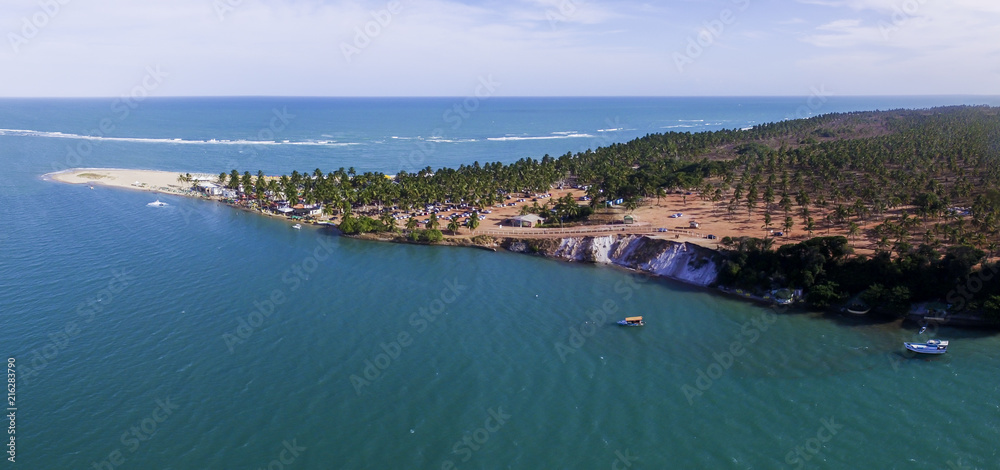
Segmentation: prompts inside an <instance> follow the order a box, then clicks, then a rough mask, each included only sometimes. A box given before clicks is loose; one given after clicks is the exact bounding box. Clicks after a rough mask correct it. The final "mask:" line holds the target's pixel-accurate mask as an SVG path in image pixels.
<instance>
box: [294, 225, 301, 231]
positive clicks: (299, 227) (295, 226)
mask: <svg viewBox="0 0 1000 470" xmlns="http://www.w3.org/2000/svg"><path fill="white" fill-rule="evenodd" d="M292 228H294V229H295V230H299V229H301V228H302V224H295V225H292Z"/></svg>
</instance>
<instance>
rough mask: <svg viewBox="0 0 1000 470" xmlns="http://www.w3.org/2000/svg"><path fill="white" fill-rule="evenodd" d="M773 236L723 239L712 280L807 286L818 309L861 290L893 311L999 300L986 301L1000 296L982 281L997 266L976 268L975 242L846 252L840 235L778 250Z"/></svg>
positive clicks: (763, 287) (981, 256)
mask: <svg viewBox="0 0 1000 470" xmlns="http://www.w3.org/2000/svg"><path fill="white" fill-rule="evenodd" d="M772 240H773V239H759V238H748V237H743V238H737V239H731V238H728V237H726V238H723V240H722V245H723V246H724V247H725V251H724V252H725V259H724V260H723V261H722V269H721V270H720V273H719V279H718V282H719V283H720V284H723V285H728V286H734V287H738V288H741V289H747V290H751V291H761V292H762V291H768V290H771V289H775V288H781V287H789V286H791V287H796V288H803V289H806V290H807V291H808V294H807V296H806V301H807V302H809V303H810V304H811V305H812V306H814V307H817V308H825V307H828V306H830V305H834V304H837V303H840V302H843V301H844V300H846V299H848V298H850V297H851V296H853V295H856V294H859V293H860V294H861V298H862V300H864V301H865V303H867V304H868V305H871V306H873V307H875V308H877V309H879V310H880V311H882V312H885V313H889V314H894V315H903V314H905V313H906V311H907V310H908V309H909V306H910V304H911V303H912V302H921V301H932V300H938V299H947V300H948V301H949V302H953V303H955V304H959V303H960V304H961V305H960V307H963V308H964V307H968V308H971V309H974V310H980V309H985V310H986V311H988V312H989V311H990V310H989V309H990V308H992V307H993V306H1000V304H996V303H991V301H995V300H1000V298H997V299H993V297H994V296H996V295H997V294H1000V283H996V282H989V280H990V279H992V278H993V275H994V273H997V272H1000V264H995V265H987V266H985V267H983V269H982V270H981V271H980V272H975V268H976V267H977V265H979V264H980V263H981V262H983V261H984V260H985V253H984V252H983V251H982V250H979V249H977V248H975V247H971V246H954V247H949V248H947V249H946V250H944V251H945V253H944V254H942V253H940V252H938V251H937V250H935V249H934V248H933V247H931V246H929V245H921V246H920V247H918V248H916V249H913V250H909V251H907V252H906V253H904V254H903V255H902V256H898V257H895V258H893V257H891V256H890V255H889V253H888V252H882V253H879V254H877V255H875V256H874V257H871V258H868V257H864V256H851V255H852V253H853V249H852V248H851V247H850V245H849V242H848V240H847V239H846V238H845V237H840V236H837V237H817V238H812V239H809V240H806V241H804V242H802V243H797V244H793V245H785V246H782V247H780V248H778V249H777V250H772V249H771V245H772V244H773V243H772ZM970 280H971V281H970ZM964 286H971V287H965V288H964V289H963V287H964ZM965 293H968V296H966V295H965ZM953 299H954V300H953Z"/></svg>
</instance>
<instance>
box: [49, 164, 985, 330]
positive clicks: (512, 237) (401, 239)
mask: <svg viewBox="0 0 1000 470" xmlns="http://www.w3.org/2000/svg"><path fill="white" fill-rule="evenodd" d="M181 174H184V173H181V172H176V171H163V170H137V169H125V168H70V169H66V170H61V171H56V172H51V173H45V174H43V175H41V178H42V179H43V180H46V181H55V182H59V183H65V184H90V185H91V189H93V186H104V187H109V188H119V189H130V190H136V191H144V192H153V193H161V194H169V195H175V196H184V197H190V198H194V199H203V200H212V201H217V202H221V203H223V204H225V205H227V206H229V207H232V208H234V209H240V210H242V211H245V212H252V213H255V214H258V215H262V216H266V217H270V218H278V219H284V220H286V221H287V222H289V223H307V224H310V225H317V226H320V227H331V228H335V224H333V222H331V221H315V222H306V221H303V220H296V219H291V218H289V217H286V216H282V215H277V214H270V213H267V212H265V211H262V210H260V209H253V208H249V207H244V206H241V205H239V204H232V203H230V202H227V201H226V200H225V198H222V197H219V196H208V195H205V194H202V193H199V192H197V191H194V190H192V189H184V188H183V186H181V183H180V182H178V181H177V177H178V176H179V175H181ZM191 176H193V177H197V178H204V179H215V178H217V177H218V175H211V174H208V173H197V174H195V173H191ZM130 181H131V182H130ZM188 184H190V183H188ZM330 220H333V219H332V218H331V219H330ZM636 228H638V227H636ZM624 230H625V229H624V228H618V227H614V228H610V227H608V228H607V229H606V230H603V231H595V232H590V233H582V232H584V231H581V233H572V232H568V233H545V232H542V233H533V232H531V231H528V232H523V233H511V234H490V233H488V232H489V231H490V229H482V230H480V231H479V233H469V232H467V233H466V234H463V235H449V236H445V238H444V239H443V240H442V241H441V242H439V243H434V244H429V243H423V242H415V241H412V240H409V239H408V238H407V237H405V236H402V235H399V234H394V235H392V236H385V235H375V234H363V235H344V234H342V233H341V234H340V235H341V236H345V237H348V238H354V239H358V240H368V241H382V242H390V243H404V244H417V245H444V246H457V247H469V248H477V249H484V250H489V251H493V252H497V251H499V250H500V249H501V248H502V249H503V250H504V251H510V252H512V253H522V254H531V255H536V256H541V257H544V258H549V259H553V260H558V261H564V262H589V263H594V264H605V265H610V266H614V267H618V268H621V269H625V270H628V271H629V272H633V273H637V274H644V275H648V276H655V277H660V278H664V279H668V280H671V281H675V282H680V283H683V284H685V285H688V286H692V287H699V288H704V289H707V290H708V291H709V292H712V293H714V294H716V295H722V296H724V297H727V298H732V299H739V300H743V301H748V302H751V303H754V304H757V305H771V304H776V303H775V302H773V301H769V300H767V299H764V298H758V297H756V296H747V295H746V294H743V293H737V292H733V291H732V289H726V288H725V287H721V286H715V285H714V284H715V283H714V281H713V282H711V283H703V282H702V283H699V282H691V281H690V280H687V279H684V278H683V277H678V276H672V275H665V274H661V273H657V272H653V271H652V268H649V267H648V265H650V263H651V260H647V262H646V265H647V269H639V268H640V266H639V265H636V266H629V265H627V264H622V263H621V262H619V261H616V260H609V259H608V256H607V254H604V255H603V259H602V258H601V256H602V255H597V256H596V257H594V258H593V259H591V258H588V256H594V254H593V253H590V254H584V255H583V256H584V257H583V258H581V254H580V252H579V250H577V251H576V252H575V254H574V255H572V256H575V258H574V257H568V255H567V253H564V252H562V250H563V248H558V249H557V246H560V244H565V242H566V241H574V242H576V243H577V245H583V244H587V243H590V242H592V241H593V240H595V239H597V238H602V239H603V238H611V239H613V240H614V244H617V243H618V242H619V241H621V240H623V239H628V238H630V237H636V239H644V240H648V241H649V242H650V243H652V244H659V245H663V244H665V245H667V246H671V247H673V246H686V245H687V244H690V245H693V246H696V247H698V249H699V250H707V251H708V252H710V253H712V254H713V256H715V255H718V254H719V253H720V251H719V250H718V249H717V248H713V247H711V246H705V244H704V240H701V239H698V238H695V237H689V236H685V237H683V239H682V238H681V237H680V235H679V234H674V233H671V235H673V237H669V236H667V235H655V234H654V233H656V232H651V231H647V232H645V233H643V231H642V230H638V231H628V232H624ZM338 232H339V230H338ZM479 237H485V238H480V240H483V241H485V240H486V239H489V240H491V241H492V243H490V244H483V243H478V242H477V241H476V240H475V239H476V238H479ZM623 237H624V238H623ZM556 241H558V243H556V244H555V245H553V242H556ZM695 242H701V243H695ZM515 244H519V245H517V246H520V247H522V248H520V249H514V245H515ZM588 247H589V246H588ZM575 248H579V246H577V247H575ZM685 251H686V248H685ZM633 261H634V260H633ZM633 264H636V263H633ZM790 306H791V307H793V308H801V304H792V305H790ZM828 310H829V309H828ZM835 310H836V309H835V308H834V310H831V311H835ZM829 313H830V312H824V314H829ZM852 318H857V319H864V318H865V316H852ZM868 318H869V321H872V322H875V321H878V320H875V319H876V318H878V319H881V317H879V316H878V315H873V316H872V317H868ZM905 319H906V320H907V321H912V319H913V317H912V316H911V315H907V316H906V317H905ZM905 323H906V322H904V324H905ZM965 323H966V322H964V321H963V322H956V324H953V325H952V326H956V327H963V328H990V329H996V328H997V325H994V324H989V323H988V322H986V321H982V323H980V324H965ZM973 323H974V322H973Z"/></svg>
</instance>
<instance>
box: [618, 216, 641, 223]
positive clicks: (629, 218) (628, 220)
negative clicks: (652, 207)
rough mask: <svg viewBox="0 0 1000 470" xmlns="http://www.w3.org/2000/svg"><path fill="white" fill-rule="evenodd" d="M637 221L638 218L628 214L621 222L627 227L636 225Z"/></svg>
mask: <svg viewBox="0 0 1000 470" xmlns="http://www.w3.org/2000/svg"><path fill="white" fill-rule="evenodd" d="M638 221H639V218H638V217H636V216H635V215H633V214H628V215H626V216H625V217H624V218H622V222H625V223H626V224H628V225H632V224H634V223H636V222H638Z"/></svg>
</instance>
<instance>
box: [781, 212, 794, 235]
mask: <svg viewBox="0 0 1000 470" xmlns="http://www.w3.org/2000/svg"><path fill="white" fill-rule="evenodd" d="M794 225H795V222H794V221H792V216H788V217H785V224H784V227H785V235H788V234H789V233H791V231H792V226H794Z"/></svg>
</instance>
